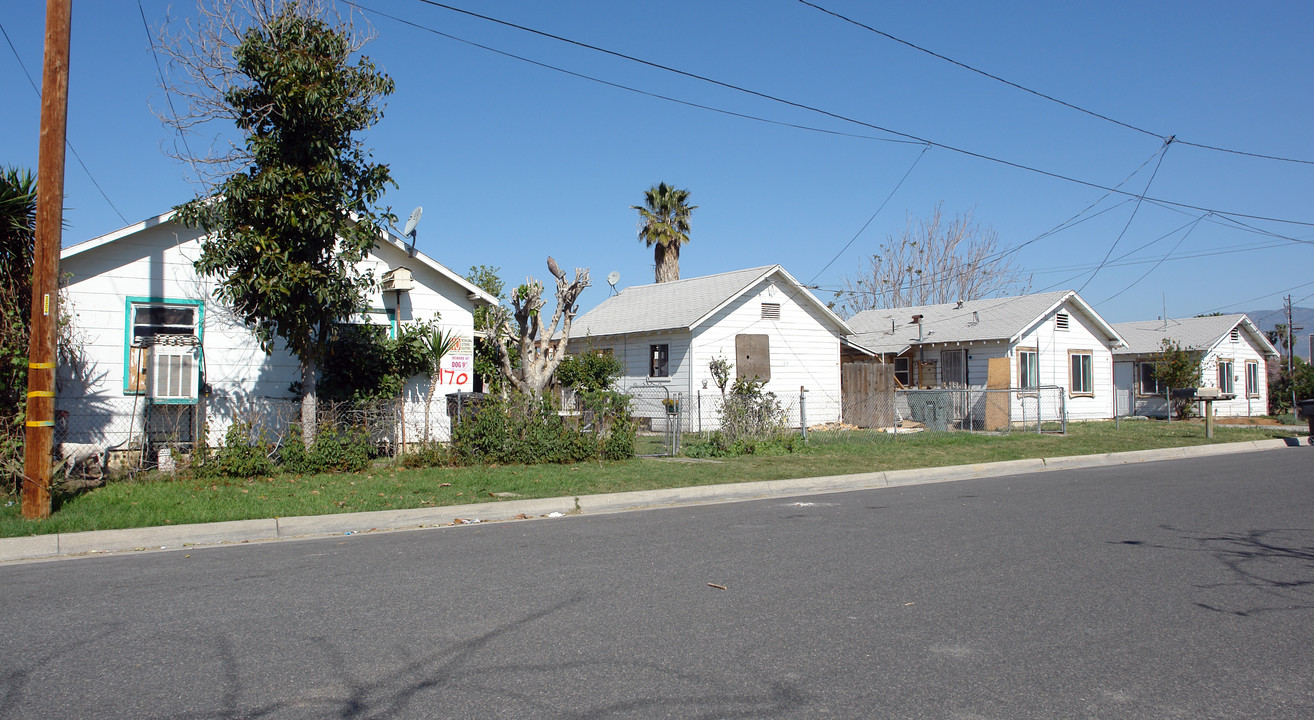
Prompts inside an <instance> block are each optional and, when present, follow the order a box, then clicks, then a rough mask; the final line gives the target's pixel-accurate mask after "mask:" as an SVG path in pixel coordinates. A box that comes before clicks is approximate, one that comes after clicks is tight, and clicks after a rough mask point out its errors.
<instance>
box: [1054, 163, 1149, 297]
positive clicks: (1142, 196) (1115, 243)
mask: <svg viewBox="0 0 1314 720" xmlns="http://www.w3.org/2000/svg"><path fill="white" fill-rule="evenodd" d="M1172 144H1173V139H1172V138H1168V139H1167V140H1165V141H1164V143H1163V147H1162V148H1161V149H1160V151H1159V162H1157V163H1155V164H1154V172H1152V173H1150V179H1149V180H1146V181H1145V189H1144V190H1142V191H1141V194H1140V196H1138V197H1137V198H1136V204H1135V205H1134V206H1133V207H1132V211H1131V215H1129V216H1128V217H1127V224H1126V225H1123V226H1122V232H1120V233H1118V237H1116V238H1114V240H1113V244H1112V245H1110V246H1109V251H1108V252H1106V253H1104V259H1103V260H1101V261H1100V264H1099V267H1097V268H1095V271H1094V272H1092V273H1091V274H1090V277H1088V278H1086V282H1084V283H1082V284H1081V287H1079V288H1077V292H1079V293H1080V292H1081V291H1082V290H1085V289H1086V286H1087V285H1090V283H1091V281H1092V280H1094V279H1095V276H1096V275H1099V274H1100V268H1103V267H1104V263H1106V262H1108V261H1109V256H1110V255H1112V254H1113V250H1114V248H1116V247H1118V243H1120V242H1122V238H1123V236H1124V235H1126V234H1127V229H1128V228H1130V227H1131V224H1132V221H1133V220H1135V219H1136V212H1137V211H1138V210H1140V209H1141V203H1142V202H1143V201H1144V200H1145V193H1148V192H1149V191H1150V185H1151V184H1152V183H1154V178H1155V177H1157V176H1158V175H1159V168H1160V167H1161V166H1162V165H1163V159H1164V158H1165V157H1167V155H1168V148H1169V147H1170V146H1171V145H1172Z"/></svg>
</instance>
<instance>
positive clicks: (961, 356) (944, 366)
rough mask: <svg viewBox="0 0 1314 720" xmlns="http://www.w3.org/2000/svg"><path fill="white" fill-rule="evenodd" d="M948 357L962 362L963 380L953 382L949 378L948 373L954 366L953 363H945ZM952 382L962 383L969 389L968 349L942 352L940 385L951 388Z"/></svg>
mask: <svg viewBox="0 0 1314 720" xmlns="http://www.w3.org/2000/svg"><path fill="white" fill-rule="evenodd" d="M948 357H955V358H957V359H958V360H959V361H960V362H961V364H960V365H959V368H960V369H961V370H962V371H963V372H962V379H961V380H959V379H952V380H951V379H950V378H949V377H948V374H949V373H948V371H949V370H950V369H951V366H952V365H953V363H952V362H945V359H946V358H948ZM950 382H956V383H960V384H961V385H962V386H963V387H967V382H968V377H967V350H966V349H957V350H941V351H940V385H941V386H942V387H949V383H950Z"/></svg>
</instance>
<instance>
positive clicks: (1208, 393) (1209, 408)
mask: <svg viewBox="0 0 1314 720" xmlns="http://www.w3.org/2000/svg"><path fill="white" fill-rule="evenodd" d="M1173 397H1176V398H1186V399H1188V400H1195V401H1197V402H1202V403H1204V426H1205V437H1207V438H1213V436H1214V401H1215V400H1233V399H1235V398H1236V395H1235V394H1234V393H1225V392H1223V391H1222V390H1220V389H1218V388H1212V387H1203V388H1181V389H1179V390H1173ZM1168 412H1169V414H1170V415H1171V414H1172V408H1171V407H1170V408H1169V410H1168Z"/></svg>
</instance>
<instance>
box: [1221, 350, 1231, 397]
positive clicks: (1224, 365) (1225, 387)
mask: <svg viewBox="0 0 1314 720" xmlns="http://www.w3.org/2000/svg"><path fill="white" fill-rule="evenodd" d="M1218 389H1219V390H1221V391H1223V392H1225V393H1230V392H1232V391H1233V390H1232V361H1231V360H1224V359H1221V358H1220V359H1219V360H1218Z"/></svg>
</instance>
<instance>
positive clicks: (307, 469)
mask: <svg viewBox="0 0 1314 720" xmlns="http://www.w3.org/2000/svg"><path fill="white" fill-rule="evenodd" d="M370 455H371V446H370V438H369V435H367V434H366V433H365V431H364V430H361V429H359V428H348V429H324V430H321V431H320V432H319V433H318V434H317V435H316V436H315V443H314V444H313V445H311V446H310V448H306V445H305V443H304V442H303V441H302V439H301V431H300V429H299V428H297V427H295V426H293V427H292V428H291V430H289V432H288V439H287V442H285V443H284V444H283V448H282V450H281V451H280V452H279V462H280V463H281V464H282V466H283V470H285V471H286V472H290V473H295V474H297V475H314V474H317V473H328V472H359V471H361V470H364V469H365V468H367V467H369V464H370Z"/></svg>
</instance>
